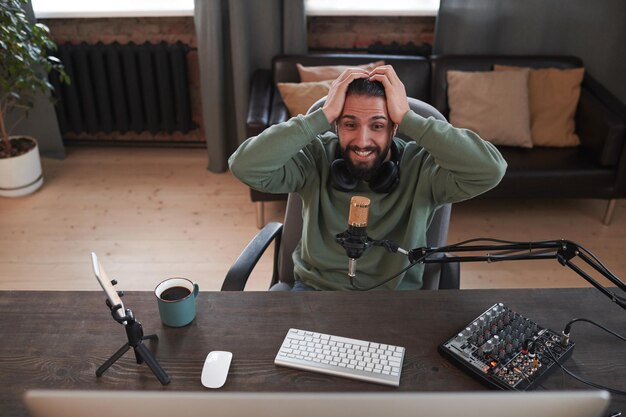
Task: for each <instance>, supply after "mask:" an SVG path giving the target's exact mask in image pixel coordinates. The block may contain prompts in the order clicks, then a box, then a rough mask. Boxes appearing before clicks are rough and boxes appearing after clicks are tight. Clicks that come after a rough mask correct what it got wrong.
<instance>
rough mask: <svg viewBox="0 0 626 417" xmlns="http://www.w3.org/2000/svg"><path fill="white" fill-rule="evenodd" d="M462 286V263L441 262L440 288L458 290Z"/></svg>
mask: <svg viewBox="0 0 626 417" xmlns="http://www.w3.org/2000/svg"><path fill="white" fill-rule="evenodd" d="M460 288H461V264H460V263H459V262H446V263H444V264H441V277H440V278H439V289H440V290H458V289H460Z"/></svg>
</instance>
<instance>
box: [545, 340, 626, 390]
mask: <svg viewBox="0 0 626 417" xmlns="http://www.w3.org/2000/svg"><path fill="white" fill-rule="evenodd" d="M545 352H547V353H548V356H550V359H552V361H553V362H554V363H556V364H557V365H558V366H559V368H561V369H562V370H563V371H564V372H565V373H566V374H568V375H569V376H571V377H572V378H574V379H576V380H577V381H580V382H582V383H583V384H586V385H589V386H590V387H594V388H597V389H601V390H605V391H608V392H610V393H611V394H615V395H624V396H626V391H622V390H619V389H616V388H611V387H607V386H605V385H600V384H596V383H595V382H591V381H588V380H586V379H584V378H582V377H579V376H578V375H576V374H575V373H573V372H572V371H570V370H569V369H567V368H566V367H564V366H563V365H561V364H560V363H559V361H558V359H557V358H556V357H555V356H554V354H553V353H552V350H551V349H550V348H548V347H547V346H546V350H545Z"/></svg>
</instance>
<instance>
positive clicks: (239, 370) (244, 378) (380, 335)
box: [0, 289, 626, 416]
mask: <svg viewBox="0 0 626 417" xmlns="http://www.w3.org/2000/svg"><path fill="white" fill-rule="evenodd" d="M124 302H125V303H126V307H127V308H131V309H132V310H133V312H134V313H135V316H136V317H137V319H138V320H139V321H141V322H142V323H143V327H144V331H145V333H146V334H150V333H156V334H158V336H159V342H158V344H155V345H152V346H151V345H150V343H147V345H148V346H149V347H151V348H152V349H153V350H156V358H157V360H158V361H159V362H160V364H161V365H162V366H163V368H164V369H165V370H166V371H167V372H168V374H169V375H170V377H171V379H172V382H171V383H170V384H169V385H167V386H162V385H161V384H160V383H159V382H158V380H157V379H156V378H155V377H154V375H153V374H152V373H151V371H150V370H149V368H148V367H147V365H145V364H142V365H138V364H136V363H135V360H134V355H133V353H132V352H127V354H126V355H125V356H124V357H123V358H122V359H120V360H119V361H118V362H117V363H116V364H115V365H113V366H112V367H111V368H110V369H109V370H108V371H107V372H106V373H105V374H104V375H103V376H102V377H101V378H97V377H96V376H95V371H96V369H97V368H98V367H99V366H100V365H101V364H102V363H103V362H104V361H105V360H106V359H108V358H109V357H110V356H111V355H112V354H113V353H114V352H115V351H116V350H117V349H118V348H119V347H120V346H121V345H123V344H124V343H125V342H126V335H125V332H124V329H123V327H122V325H120V324H118V323H116V322H115V321H114V320H113V319H112V318H111V316H110V312H109V310H108V308H107V307H106V306H105V304H104V294H103V293H100V292H66V291H60V292H30V291H24V292H0V317H1V318H2V319H1V320H0V334H1V335H2V340H1V342H0V352H1V354H0V386H1V387H2V388H1V389H0V409H1V410H2V411H1V412H0V414H2V415H3V416H23V415H26V411H25V409H24V406H23V405H22V403H21V397H22V394H23V393H24V391H25V390H27V389H32V388H58V389H103V390H104V389H114V390H164V391H170V390H193V391H195V390H205V388H204V387H203V386H202V385H201V383H200V373H201V368H202V365H203V363H204V359H205V357H206V355H207V353H208V352H209V351H211V350H228V351H231V352H233V362H232V365H231V369H230V374H229V377H228V380H227V382H226V385H225V386H224V387H223V388H222V389H221V390H222V391H394V390H400V391H415V390H417V391H462V390H466V391H471V390H484V389H485V388H484V387H483V386H482V385H481V384H480V383H478V382H477V381H475V380H474V379H473V378H471V377H470V376H468V375H466V374H465V373H464V372H462V371H460V370H459V369H457V368H456V367H455V366H454V365H453V364H452V363H450V362H449V361H448V360H446V359H445V358H443V357H442V356H440V355H439V354H438V353H437V345H438V344H439V343H441V342H442V341H444V340H447V338H449V337H450V336H452V335H454V334H456V333H457V332H458V331H459V329H460V328H462V327H463V326H465V325H466V324H467V323H468V322H469V321H470V320H473V319H474V318H475V317H477V316H478V315H479V314H480V313H482V312H483V311H484V310H486V309H487V308H488V307H490V306H491V305H493V304H494V303H496V302H503V303H505V304H507V305H508V306H510V307H512V308H514V309H516V310H517V311H518V312H519V313H521V314H522V315H525V316H526V317H529V318H531V319H533V320H534V321H536V322H537V323H538V324H540V325H542V326H544V327H549V328H552V329H554V330H557V331H561V330H562V329H563V327H564V325H565V323H567V321H569V320H570V319H572V318H575V317H585V318H588V319H591V320H595V321H597V322H600V323H601V324H603V325H605V326H607V327H609V328H611V329H613V330H615V331H617V332H620V333H622V334H626V320H625V318H626V312H625V311H624V310H622V309H621V308H619V307H618V306H616V305H614V304H612V303H610V302H609V301H608V299H607V298H606V297H604V296H603V295H602V294H600V293H599V292H598V291H596V290H594V289H549V290H545V289H541V290H460V291H459V290H446V291H416V292H371V293H345V292H342V293H339V292H321V293H307V292H303V293H279V292H257V293H217V292H201V293H200V294H199V296H198V304H197V306H198V315H197V317H196V320H195V321H194V322H193V323H192V324H190V325H189V326H187V327H184V328H178V329H175V328H168V327H165V326H163V325H162V324H161V322H160V320H159V315H158V310H157V304H156V301H155V299H154V295H153V294H152V293H151V292H129V293H128V294H127V295H126V296H125V297H124ZM289 327H298V328H303V329H311V330H315V331H319V332H324V333H331V334H336V335H342V336H347V337H353V338H358V339H368V340H372V341H378V342H383V343H385V342H387V343H390V344H396V345H401V346H404V347H406V357H405V360H404V367H403V370H402V378H401V380H400V387H399V388H390V387H385V386H381V385H376V384H371V383H366V382H360V381H353V380H349V379H344V378H338V377H331V376H326V375H321V374H317V373H312V372H304V371H297V370H292V369H287V368H281V367H276V366H275V365H274V364H273V360H274V356H275V355H276V352H277V349H278V347H279V346H280V344H281V342H282V340H283V338H284V336H285V334H286V332H287V329H288V328H289ZM572 340H573V341H574V342H576V343H577V346H576V348H575V350H574V354H573V356H572V357H571V358H570V359H569V360H568V361H567V363H566V366H567V367H568V368H569V369H571V370H572V371H573V372H576V373H578V374H579V375H582V376H585V377H586V378H588V379H590V380H592V381H594V382H596V383H599V384H605V385H610V386H613V387H615V388H619V389H622V390H624V389H626V349H624V342H621V341H619V340H618V339H616V338H615V337H613V336H611V335H608V334H606V333H605V332H602V331H600V330H598V329H596V328H595V327H594V326H590V325H588V324H585V323H582V324H577V325H575V326H574V328H573V330H572ZM544 386H545V387H546V388H549V389H555V390H562V389H586V386H584V385H582V384H581V383H579V382H577V381H575V380H573V379H572V378H570V377H569V376H567V375H564V373H563V372H561V371H560V370H559V371H557V372H555V373H554V374H553V375H552V376H551V377H550V378H549V379H548V380H547V381H546V383H545V384H544ZM206 392H207V393H210V392H214V391H209V390H206ZM611 409H620V410H623V411H626V399H625V398H624V397H615V396H614V397H613V402H612V405H611Z"/></svg>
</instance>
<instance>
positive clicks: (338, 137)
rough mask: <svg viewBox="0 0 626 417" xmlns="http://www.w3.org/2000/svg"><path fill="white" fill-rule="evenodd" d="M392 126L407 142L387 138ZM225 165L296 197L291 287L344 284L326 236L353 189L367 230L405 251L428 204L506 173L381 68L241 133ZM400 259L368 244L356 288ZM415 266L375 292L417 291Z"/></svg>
mask: <svg viewBox="0 0 626 417" xmlns="http://www.w3.org/2000/svg"><path fill="white" fill-rule="evenodd" d="M333 125H334V126H335V130H336V134H335V133H333V132H330V131H329V130H330V129H331V127H332V126H333ZM398 131H399V132H402V133H403V134H404V135H406V136H408V137H410V138H411V139H412V140H411V141H405V140H402V139H400V138H397V137H395V134H396V132H398ZM229 165H230V169H231V171H232V172H233V173H234V175H235V176H237V177H238V178H239V179H240V180H241V181H243V182H244V183H246V184H247V185H248V186H250V187H252V188H255V189H257V190H260V191H265V192H270V193H291V192H294V193H297V194H299V195H300V197H302V203H303V212H302V214H303V230H302V239H301V240H300V242H299V244H298V246H297V248H296V250H295V251H294V253H293V256H292V257H293V261H294V278H295V285H294V287H293V290H294V291H303V290H347V289H351V286H350V283H349V281H348V280H347V279H346V254H345V251H344V249H343V248H342V247H341V246H340V245H339V244H337V243H336V242H335V236H336V235H337V234H338V233H340V232H342V231H343V230H345V225H346V219H347V217H348V211H349V207H350V200H351V197H352V196H353V195H360V196H365V197H367V198H369V199H370V201H371V203H370V209H369V221H368V234H369V235H370V236H375V237H376V238H379V239H383V238H384V239H388V240H392V241H394V242H397V243H398V244H399V245H400V247H404V248H415V247H421V246H425V243H426V230H427V228H428V225H429V224H430V221H431V219H432V217H433V214H434V212H435V210H436V209H437V208H439V207H440V206H441V205H444V204H446V203H453V202H458V201H462V200H466V199H469V198H472V197H474V196H476V195H478V194H481V193H484V192H486V191H488V190H489V189H491V188H493V187H495V186H496V185H497V184H498V183H499V182H500V180H501V179H502V177H503V175H504V172H505V170H506V162H505V161H504V159H503V158H502V156H501V155H500V153H499V152H498V150H497V149H496V148H495V147H494V146H493V145H492V144H490V143H489V142H486V141H484V140H482V139H481V138H480V137H479V136H478V135H477V134H476V133H474V132H472V131H470V130H467V129H457V128H455V127H453V126H452V125H450V124H449V123H447V122H445V121H441V120H436V119H434V118H432V117H429V118H427V119H426V118H423V117H421V116H419V115H417V114H415V113H414V112H413V111H412V110H410V108H409V103H408V99H407V96H406V90H405V88H404V84H403V83H402V82H401V80H400V79H399V78H398V76H397V74H396V73H395V71H394V69H393V68H392V67H391V66H389V65H385V66H381V67H378V68H376V69H374V70H373V71H371V72H367V71H365V70H363V69H358V68H351V69H348V70H346V71H344V72H343V73H342V74H341V75H340V76H339V78H337V79H336V80H335V81H334V82H333V84H332V85H331V87H330V90H329V92H328V96H327V98H326V102H325V104H324V106H323V107H322V108H320V109H318V110H316V111H314V112H312V113H310V114H308V115H304V116H303V115H298V116H296V117H293V118H291V119H290V120H288V121H286V122H284V123H281V124H278V125H274V126H271V127H269V128H267V129H266V130H265V131H263V132H262V133H261V134H260V135H258V136H256V137H252V138H249V139H247V140H246V141H245V142H244V143H242V144H241V146H240V147H239V148H238V149H237V151H236V152H235V153H234V154H233V155H232V156H231V157H230V159H229ZM407 265H408V260H407V259H406V257H402V256H398V255H395V254H389V253H387V252H386V251H385V250H384V249H383V248H373V249H371V250H370V251H369V252H368V254H367V256H363V257H362V258H360V259H359V277H358V281H359V284H360V286H362V287H364V286H367V287H369V286H371V285H375V284H376V283H377V282H380V281H381V280H383V279H384V278H386V277H388V276H390V275H392V274H393V273H396V272H398V271H401V270H402V269H403V268H404V267H406V266H407ZM423 270H424V269H423V265H417V266H415V267H413V268H411V269H409V270H408V271H407V272H405V273H404V274H401V275H399V276H398V277H397V278H395V279H394V280H392V281H390V282H388V283H386V284H384V285H383V286H381V288H383V289H385V288H386V289H396V290H412V289H420V288H421V287H422V275H423Z"/></svg>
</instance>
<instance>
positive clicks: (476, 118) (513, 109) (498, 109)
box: [447, 71, 533, 148]
mask: <svg viewBox="0 0 626 417" xmlns="http://www.w3.org/2000/svg"><path fill="white" fill-rule="evenodd" d="M447 76H448V105H449V107H450V116H449V120H450V123H451V124H452V125H453V126H455V127H460V128H466V129H470V130H472V131H474V132H476V133H477V134H478V135H479V136H480V137H481V138H483V139H485V140H488V141H490V142H491V143H493V144H495V145H504V146H519V147H522V148H532V146H533V143H532V139H531V136H530V112H529V109H528V71H502V72H495V71H477V72H468V71H448V74H447Z"/></svg>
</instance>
